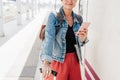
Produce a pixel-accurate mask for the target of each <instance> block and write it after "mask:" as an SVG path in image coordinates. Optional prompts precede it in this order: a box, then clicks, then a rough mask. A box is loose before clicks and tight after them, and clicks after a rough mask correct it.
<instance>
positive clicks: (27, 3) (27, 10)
mask: <svg viewBox="0 0 120 80" xmlns="http://www.w3.org/2000/svg"><path fill="white" fill-rule="evenodd" d="M26 6H27V9H26V16H27V17H26V19H27V20H29V19H30V2H29V0H26Z"/></svg>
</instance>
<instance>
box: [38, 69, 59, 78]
mask: <svg viewBox="0 0 120 80" xmlns="http://www.w3.org/2000/svg"><path fill="white" fill-rule="evenodd" d="M40 73H42V68H40ZM51 74H52V75H53V76H54V79H53V80H56V76H57V72H56V71H54V70H52V71H51Z"/></svg>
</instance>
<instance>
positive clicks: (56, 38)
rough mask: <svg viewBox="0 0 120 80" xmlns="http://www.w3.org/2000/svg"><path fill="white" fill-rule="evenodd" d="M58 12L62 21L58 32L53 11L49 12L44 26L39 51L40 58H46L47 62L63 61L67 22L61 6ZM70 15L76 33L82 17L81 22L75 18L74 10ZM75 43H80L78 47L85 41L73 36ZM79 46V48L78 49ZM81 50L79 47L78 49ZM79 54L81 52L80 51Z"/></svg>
mask: <svg viewBox="0 0 120 80" xmlns="http://www.w3.org/2000/svg"><path fill="white" fill-rule="evenodd" d="M60 13H61V14H62V15H63V21H62V27H61V28H60V30H59V32H58V33H57V34H55V33H56V26H58V25H59V24H58V20H57V18H56V16H55V14H54V13H53V12H51V13H50V14H49V17H48V21H47V24H46V28H45V39H44V40H43V43H42V46H41V51H40V59H41V60H42V61H43V60H47V61H49V62H52V60H56V61H59V62H63V61H64V58H65V54H66V39H65V36H66V32H67V29H68V23H67V21H66V18H65V16H64V11H63V9H62V8H61V9H60ZM72 16H73V19H74V23H73V31H74V33H76V32H77V31H78V29H79V27H80V25H81V23H82V17H81V23H80V22H79V21H78V20H77V17H76V15H75V13H74V12H72ZM75 38H76V43H77V44H78V43H79V44H80V47H81V46H83V45H84V44H85V43H86V42H87V40H86V41H85V43H82V42H81V40H80V38H78V37H77V36H75ZM80 47H79V49H80ZM80 50H81V49H80ZM80 54H81V53H80Z"/></svg>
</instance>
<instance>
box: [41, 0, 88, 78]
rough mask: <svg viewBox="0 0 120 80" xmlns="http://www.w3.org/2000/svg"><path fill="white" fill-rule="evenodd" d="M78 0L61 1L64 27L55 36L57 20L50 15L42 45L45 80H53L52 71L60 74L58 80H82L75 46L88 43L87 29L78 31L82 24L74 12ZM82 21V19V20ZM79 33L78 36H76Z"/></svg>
mask: <svg viewBox="0 0 120 80" xmlns="http://www.w3.org/2000/svg"><path fill="white" fill-rule="evenodd" d="M76 1H77V0H61V2H62V7H61V9H60V12H61V15H62V16H63V21H62V27H61V28H60V30H59V32H58V33H57V34H55V32H56V31H55V30H56V28H55V25H58V22H57V18H56V17H55V15H54V14H53V13H50V15H49V17H48V21H47V24H46V29H45V40H44V43H43V45H42V51H41V55H40V57H41V59H42V61H43V67H42V72H43V77H44V80H53V75H51V70H55V71H56V72H57V73H58V74H57V77H56V79H57V80H82V79H81V72H80V64H79V62H78V59H77V56H76V49H75V47H74V45H75V44H78V40H80V42H81V44H83V43H85V42H86V38H87V32H88V30H87V29H83V30H82V31H78V29H79V27H80V25H81V23H80V22H79V21H78V20H77V17H76V15H75V13H74V12H73V11H72V10H73V8H74V7H75V5H76ZM81 20H82V18H81ZM76 32H77V34H75V33H76Z"/></svg>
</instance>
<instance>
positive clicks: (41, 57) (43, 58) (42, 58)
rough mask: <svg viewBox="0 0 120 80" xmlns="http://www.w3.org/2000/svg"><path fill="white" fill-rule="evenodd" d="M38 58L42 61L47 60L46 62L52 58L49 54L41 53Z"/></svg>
mask: <svg viewBox="0 0 120 80" xmlns="http://www.w3.org/2000/svg"><path fill="white" fill-rule="evenodd" d="M40 59H41V60H42V61H44V60H46V61H48V62H50V63H51V62H52V58H51V57H50V56H49V55H41V56H40Z"/></svg>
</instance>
